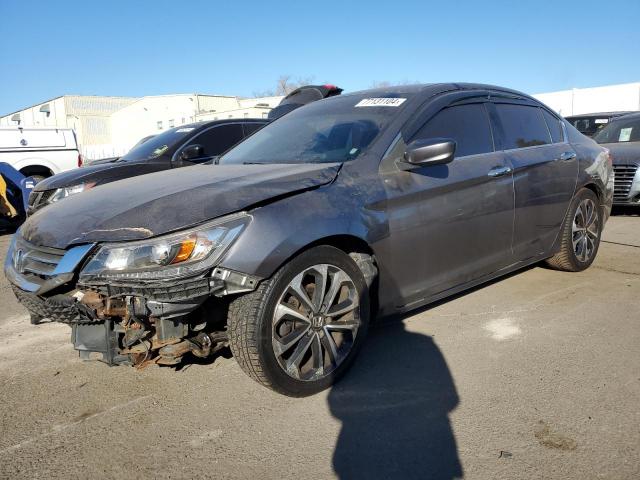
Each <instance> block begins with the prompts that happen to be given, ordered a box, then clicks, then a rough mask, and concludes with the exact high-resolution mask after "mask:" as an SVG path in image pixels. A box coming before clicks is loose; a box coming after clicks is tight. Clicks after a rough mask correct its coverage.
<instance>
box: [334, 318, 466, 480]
mask: <svg viewBox="0 0 640 480" xmlns="http://www.w3.org/2000/svg"><path fill="white" fill-rule="evenodd" d="M405 321H406V320H405ZM458 402H459V399H458V394H457V392H456V387H455V384H454V382H453V378H452V376H451V373H450V372H449V368H448V366H447V363H446V361H445V359H444V357H443V355H442V353H441V352H440V349H439V348H438V347H437V345H436V344H435V342H434V341H433V338H432V337H430V336H427V335H421V334H418V333H413V332H409V331H407V330H406V328H405V323H404V322H403V321H402V320H401V319H398V318H395V319H389V320H384V321H382V322H379V323H376V324H375V326H374V327H373V328H372V329H371V332H370V334H369V338H368V339H367V342H366V343H365V345H364V346H363V349H362V351H361V353H360V355H359V357H358V360H357V361H356V362H355V363H354V365H353V367H352V368H351V370H350V371H349V373H348V374H347V375H346V378H345V379H344V380H343V381H342V382H340V383H338V384H337V385H336V386H335V387H334V388H333V389H332V391H331V392H330V394H329V407H330V409H331V413H332V414H333V415H334V416H335V417H336V418H337V419H339V420H340V421H341V422H342V429H341V431H340V435H339V437H338V441H337V444H336V447H335V451H334V455H333V468H334V471H335V472H336V474H337V476H338V477H339V478H341V479H352V478H358V479H359V478H385V479H393V478H398V479H411V478H420V479H451V478H460V477H462V467H461V465H460V460H459V458H458V451H457V446H456V441H455V436H454V434H453V431H452V429H451V423H450V421H449V413H450V412H451V411H452V410H453V409H455V408H456V406H457V405H458Z"/></svg>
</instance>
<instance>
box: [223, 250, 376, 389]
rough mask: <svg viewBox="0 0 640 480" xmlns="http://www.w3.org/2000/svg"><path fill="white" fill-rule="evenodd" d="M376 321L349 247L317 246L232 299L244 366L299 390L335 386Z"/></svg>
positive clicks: (270, 383)
mask: <svg viewBox="0 0 640 480" xmlns="http://www.w3.org/2000/svg"><path fill="white" fill-rule="evenodd" d="M368 324H369V297H368V290H367V284H366V282H365V279H364V276H363V274H362V272H361V271H360V268H358V266H357V265H356V263H355V262H354V261H353V260H352V259H351V258H350V257H349V256H348V255H347V254H345V253H344V252H342V251H341V250H339V249H337V248H334V247H330V246H320V247H314V248H312V249H310V250H307V251H306V252H304V253H302V254H300V255H299V256H298V257H295V258H294V259H293V260H291V261H289V263H287V264H286V265H284V266H283V267H282V268H280V270H278V271H277V272H276V273H275V275H274V276H273V277H272V278H270V279H268V280H265V281H264V282H262V283H261V284H260V285H259V287H258V288H257V289H256V290H255V291H254V292H251V293H249V294H247V295H243V296H241V297H239V298H237V299H235V300H234V301H232V302H231V305H230V306H229V315H228V327H229V337H230V344H231V351H232V352H233V355H234V357H235V358H236V360H237V362H238V364H239V365H240V367H241V368H242V370H243V371H244V372H245V373H246V374H247V375H249V376H250V377H251V378H253V379H254V380H255V381H257V382H259V383H261V384H262V385H264V386H266V387H269V388H271V389H273V390H275V391H276V392H279V393H282V394H284V395H288V396H292V397H303V396H307V395H312V394H314V393H317V392H320V391H321V390H324V389H325V388H327V387H329V386H331V385H332V384H333V383H334V382H335V381H336V380H337V379H338V378H339V377H340V376H341V375H342V374H343V373H344V372H345V371H346V370H347V369H348V368H349V366H350V364H351V362H352V361H353V359H354V357H355V356H356V354H357V353H358V350H359V349H360V346H361V345H362V342H363V340H364V338H365V336H366V333H367V328H368Z"/></svg>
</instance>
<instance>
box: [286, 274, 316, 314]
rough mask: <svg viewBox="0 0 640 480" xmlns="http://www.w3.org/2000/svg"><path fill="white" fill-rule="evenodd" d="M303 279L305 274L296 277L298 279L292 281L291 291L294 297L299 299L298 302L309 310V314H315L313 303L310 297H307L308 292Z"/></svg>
mask: <svg viewBox="0 0 640 480" xmlns="http://www.w3.org/2000/svg"><path fill="white" fill-rule="evenodd" d="M303 278H304V272H302V273H301V274H299V275H296V277H295V278H294V279H293V280H292V281H291V284H290V285H289V291H290V292H291V293H292V294H293V296H294V297H296V298H297V299H298V301H299V302H300V303H301V304H302V305H303V306H304V308H306V309H307V312H309V313H311V312H313V302H311V299H310V298H309V295H307V292H306V291H305V289H304V287H303V286H302V279H303Z"/></svg>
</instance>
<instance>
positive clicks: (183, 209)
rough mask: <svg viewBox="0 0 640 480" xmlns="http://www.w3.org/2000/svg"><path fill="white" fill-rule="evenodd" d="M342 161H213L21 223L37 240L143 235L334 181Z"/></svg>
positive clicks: (57, 244) (78, 199)
mask: <svg viewBox="0 0 640 480" xmlns="http://www.w3.org/2000/svg"><path fill="white" fill-rule="evenodd" d="M340 166H341V164H339V163H332V164H288V165H215V166H203V165H200V166H194V167H189V168H181V169H178V170H172V171H165V172H158V173H153V174H150V175H146V176H145V177H144V178H139V177H138V178H129V179H126V180H122V181H119V182H114V183H110V184H108V185H105V186H103V187H100V188H96V189H95V190H89V191H88V192H85V193H83V194H82V195H76V196H72V197H69V198H67V199H65V200H64V201H63V202H59V203H55V204H53V205H50V206H49V207H47V208H45V209H42V210H40V211H37V212H36V213H35V214H34V215H32V216H31V217H30V218H29V219H28V220H27V221H26V222H25V223H24V224H23V225H22V227H21V228H20V231H21V234H22V236H23V237H24V238H25V239H26V240H27V241H28V242H30V243H32V244H34V245H42V246H47V247H54V248H68V247H69V246H71V245H74V244H82V243H93V242H111V241H123V240H140V239H144V238H149V237H154V236H157V235H162V234H165V233H169V232H172V231H175V230H180V229H184V228H188V227H190V226H193V225H197V224H200V223H203V222H206V221H207V220H211V219H214V218H217V217H220V216H222V215H226V214H229V213H233V212H237V211H241V210H245V209H249V208H251V207H255V206H257V205H258V204H261V203H263V202H265V201H269V200H274V199H276V198H279V197H282V196H283V195H290V194H292V193H296V192H299V191H303V190H308V189H310V188H314V187H319V186H321V185H325V184H327V183H330V182H332V181H333V180H334V179H335V178H336V176H337V174H338V171H339V170H340Z"/></svg>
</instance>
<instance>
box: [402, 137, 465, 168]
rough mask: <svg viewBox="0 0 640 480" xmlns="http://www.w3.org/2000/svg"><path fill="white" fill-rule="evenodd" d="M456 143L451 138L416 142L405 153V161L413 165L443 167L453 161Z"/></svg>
mask: <svg viewBox="0 0 640 480" xmlns="http://www.w3.org/2000/svg"><path fill="white" fill-rule="evenodd" d="M455 153H456V142H455V141H454V140H451V139H450V138H429V139H427V140H414V141H413V142H411V143H410V144H409V145H408V146H407V150H406V151H405V152H404V161H405V162H406V163H410V164H411V165H420V166H427V165H442V164H444V163H449V162H451V161H452V160H453V156H454V154H455Z"/></svg>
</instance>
